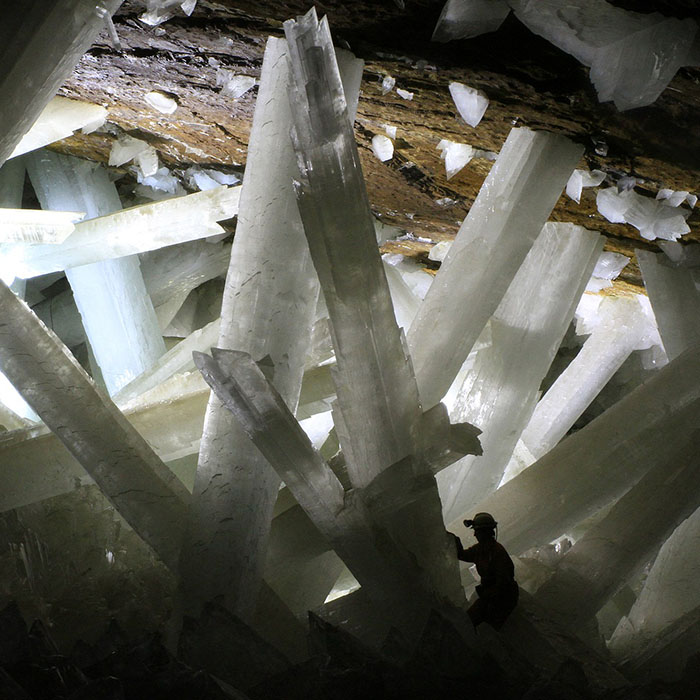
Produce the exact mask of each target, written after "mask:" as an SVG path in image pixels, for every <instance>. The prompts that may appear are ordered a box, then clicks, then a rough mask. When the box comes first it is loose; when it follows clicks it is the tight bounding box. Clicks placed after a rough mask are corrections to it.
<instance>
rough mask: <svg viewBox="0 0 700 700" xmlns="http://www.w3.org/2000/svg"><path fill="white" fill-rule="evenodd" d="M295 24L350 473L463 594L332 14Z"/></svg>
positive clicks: (339, 426) (431, 583) (305, 200)
mask: <svg viewBox="0 0 700 700" xmlns="http://www.w3.org/2000/svg"><path fill="white" fill-rule="evenodd" d="M284 28H285V34H286V36H287V40H288V42H289V51H290V65H291V75H292V80H291V81H290V82H291V90H290V103H291V105H292V116H293V118H294V127H295V128H294V147H295V150H296V152H297V155H298V161H299V175H298V178H299V182H298V184H297V185H296V193H297V201H298V205H299V211H300V213H301V217H302V220H303V222H304V230H305V233H306V237H307V240H308V243H309V249H310V251H311V257H312V258H313V261H314V266H315V268H316V271H317V273H318V277H319V280H320V282H321V287H322V289H323V295H324V299H325V301H326V304H327V307H328V312H329V317H330V320H331V326H332V336H333V344H334V347H335V350H336V361H337V366H336V370H335V371H334V373H333V377H334V383H335V384H336V389H337V395H338V401H337V403H336V404H335V406H334V412H333V413H334V422H335V427H336V431H337V432H338V436H339V438H340V442H341V444H342V447H343V451H344V454H345V458H346V464H347V467H348V474H349V477H350V480H351V482H352V484H353V486H355V487H362V488H363V492H364V493H365V494H366V495H367V497H368V502H369V503H370V504H371V505H369V506H368V508H369V510H370V511H371V512H372V513H373V514H374V516H375V517H378V518H379V519H380V525H382V526H383V527H385V528H386V529H387V531H388V532H389V533H391V534H390V536H391V537H394V538H396V541H397V543H400V548H401V551H403V552H405V553H406V554H405V556H407V557H415V561H416V562H417V563H418V566H419V567H420V569H421V577H422V584H423V586H424V587H425V588H427V589H428V590H431V591H434V592H436V593H438V594H439V595H442V596H445V597H448V598H450V599H451V600H453V601H454V602H458V601H459V600H460V598H461V599H463V597H464V594H463V592H462V590H461V587H460V586H459V580H458V575H457V570H456V567H455V564H454V561H453V560H451V556H450V554H451V553H450V552H449V551H447V550H446V549H445V546H446V542H445V537H444V526H443V524H442V517H441V513H440V504H439V499H438V495H437V488H436V485H435V481H434V477H433V476H432V474H430V473H429V472H428V470H427V465H426V464H425V463H424V462H422V461H421V460H420V459H419V458H418V457H417V455H416V458H413V457H412V455H413V454H414V453H417V448H418V445H416V441H415V439H414V431H415V429H416V427H417V426H418V421H419V420H420V417H421V413H420V410H419V403H418V392H417V388H416V384H415V379H414V378H413V375H412V372H411V368H410V361H409V359H408V358H407V357H406V353H405V350H404V345H403V342H402V337H401V333H400V330H399V328H398V326H397V325H396V320H395V318H394V313H393V310H392V308H391V298H390V295H389V290H388V285H387V281H386V276H385V275H384V271H383V268H382V264H381V259H380V256H379V252H378V250H377V246H376V242H375V234H374V225H373V220H372V214H371V212H370V208H369V202H368V199H367V192H366V189H365V186H364V180H363V177H362V170H361V167H360V163H359V157H358V153H357V146H356V144H355V138H354V132H353V130H352V127H351V124H350V123H349V122H348V119H347V111H346V105H345V98H344V95H343V89H342V85H341V83H340V76H339V73H338V68H337V66H336V62H335V57H334V55H333V44H332V41H331V37H330V31H329V29H328V24H327V21H326V20H321V21H320V22H318V20H317V19H316V13H315V11H314V10H313V9H312V10H310V11H309V12H308V13H307V14H306V15H305V16H304V17H303V18H302V19H300V20H299V21H297V22H294V21H288V22H286V23H285V25H284ZM379 387H381V390H380V389H378V388H379Z"/></svg>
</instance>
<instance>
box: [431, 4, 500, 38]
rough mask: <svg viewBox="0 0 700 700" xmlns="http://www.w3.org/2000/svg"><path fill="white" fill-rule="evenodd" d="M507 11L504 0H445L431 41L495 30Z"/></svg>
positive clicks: (477, 34) (466, 36)
mask: <svg viewBox="0 0 700 700" xmlns="http://www.w3.org/2000/svg"><path fill="white" fill-rule="evenodd" d="M509 12H510V7H508V3H507V2H505V0H447V2H446V3H445V6H444V7H443V8H442V12H441V13H440V18H439V19H438V21H437V24H436V25H435V30H434V31H433V36H432V41H441V42H445V41H453V40H454V39H469V38H471V37H474V36H479V35H480V34H486V33H487V32H495V31H496V30H497V29H498V28H499V27H500V26H501V24H503V20H504V19H505V18H506V17H507V16H508V13H509Z"/></svg>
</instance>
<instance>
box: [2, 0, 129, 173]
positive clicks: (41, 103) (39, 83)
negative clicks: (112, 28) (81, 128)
mask: <svg viewBox="0 0 700 700" xmlns="http://www.w3.org/2000/svg"><path fill="white" fill-rule="evenodd" d="M120 4H121V3H120V2H119V0H104V1H103V2H101V7H102V8H103V9H104V10H105V11H106V12H107V13H108V14H111V13H113V12H115V11H116V9H117V8H118V7H119V5H120ZM42 7H43V6H42ZM24 9H25V8H24V7H22V14H21V16H19V15H18V16H17V18H15V19H16V21H12V22H10V21H4V22H3V23H2V26H1V27H0V47H1V48H0V62H1V63H2V65H3V75H4V76H5V78H4V79H3V86H2V100H3V109H2V116H1V117H0V164H2V163H4V162H5V160H6V159H7V158H8V157H9V155H10V153H12V151H13V150H14V148H15V146H16V145H17V143H19V141H20V139H21V138H22V136H24V134H25V133H26V132H27V131H29V129H30V127H31V125H32V124H33V123H34V122H35V121H36V120H37V118H38V117H39V115H40V114H41V112H42V110H43V109H44V108H45V107H46V105H47V104H48V102H49V100H50V99H51V98H52V97H54V95H55V94H56V92H57V91H58V88H59V87H60V86H61V85H62V84H63V83H64V82H65V80H66V79H67V78H68V76H69V75H70V73H71V71H72V70H73V68H74V67H75V65H76V63H77V62H78V60H79V59H80V57H81V56H82V55H83V54H84V53H85V51H87V49H88V48H89V47H90V46H91V45H92V43H93V42H94V41H95V40H96V38H97V35H98V34H99V32H101V31H102V30H103V28H104V20H103V17H102V16H101V15H100V14H99V13H97V12H96V11H95V2H94V0H57V1H56V2H54V3H52V4H51V6H50V7H48V6H47V7H45V8H44V9H40V8H38V7H34V8H33V9H32V10H31V11H27V12H24Z"/></svg>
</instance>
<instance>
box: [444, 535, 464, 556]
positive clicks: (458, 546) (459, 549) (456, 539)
mask: <svg viewBox="0 0 700 700" xmlns="http://www.w3.org/2000/svg"><path fill="white" fill-rule="evenodd" d="M447 534H448V535H452V537H453V538H454V543H455V548H456V551H457V556H459V555H460V553H461V552H463V551H464V547H463V546H462V540H460V539H459V537H457V535H455V533H454V532H448V533H447Z"/></svg>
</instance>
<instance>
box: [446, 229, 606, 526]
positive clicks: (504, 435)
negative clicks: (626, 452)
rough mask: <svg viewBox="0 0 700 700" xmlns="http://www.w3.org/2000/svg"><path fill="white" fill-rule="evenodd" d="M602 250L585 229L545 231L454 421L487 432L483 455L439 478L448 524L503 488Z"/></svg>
mask: <svg viewBox="0 0 700 700" xmlns="http://www.w3.org/2000/svg"><path fill="white" fill-rule="evenodd" d="M601 248H602V240H601V239H600V236H599V235H598V234H595V233H593V232H591V231H587V230H586V229H584V228H582V227H579V226H574V225H573V224H545V226H544V227H543V229H542V232H541V233H540V235H539V236H538V237H537V240H536V241H535V243H534V245H533V246H532V248H531V250H530V252H529V253H528V255H527V257H526V258H525V260H524V262H523V264H522V265H521V267H520V269H519V270H518V272H517V274H516V276H515V278H514V279H513V281H512V283H511V284H510V286H509V288H508V291H507V292H506V294H505V295H504V297H503V299H502V300H501V303H500V304H499V306H498V308H497V309H496V311H495V312H494V314H493V316H492V317H491V321H490V326H491V344H490V345H489V346H487V347H485V348H484V349H483V350H481V351H479V352H478V353H477V354H476V357H475V359H474V364H473V367H472V369H471V371H470V372H468V374H467V376H466V377H465V380H464V384H463V385H462V387H461V389H460V392H459V395H458V397H457V401H456V403H455V406H454V408H453V410H452V413H451V414H450V418H451V420H452V422H453V423H459V422H464V421H467V422H469V423H472V424H473V425H476V426H477V427H478V428H480V429H481V430H482V433H481V435H480V436H479V439H480V441H481V444H482V447H483V455H481V456H474V455H467V456H466V457H464V458H462V459H461V460H459V461H458V462H456V463H455V464H453V465H451V466H449V467H447V468H446V469H444V470H443V471H442V472H440V473H439V474H438V476H437V479H438V485H439V486H440V498H441V500H442V503H443V513H444V516H445V522H447V523H450V522H452V521H453V520H455V519H458V518H459V517H460V516H461V517H468V512H469V511H471V510H472V508H473V507H474V506H476V505H477V504H478V502H479V501H480V500H481V499H483V498H484V497H485V496H486V495H487V494H488V493H490V492H491V491H493V490H495V489H496V487H497V486H498V484H499V482H500V481H501V477H502V476H503V472H504V470H505V468H506V465H507V463H508V460H509V459H510V457H511V454H512V453H513V450H514V448H515V444H516V441H517V438H518V435H519V434H520V433H521V432H522V430H523V429H524V428H525V426H526V425H527V423H528V420H529V419H530V416H531V415H532V411H533V409H534V407H535V403H536V401H537V398H538V394H539V388H540V384H541V383H542V379H543V378H544V376H545V375H546V373H547V371H548V369H549V366H550V364H551V362H552V360H553V359H554V356H555V354H556V352H557V349H558V348H559V345H560V344H561V341H562V338H563V337H564V333H565V332H566V329H567V328H568V326H569V323H570V322H571V319H572V318H573V315H574V310H575V309H576V306H577V304H578V301H579V299H580V297H581V294H582V293H583V289H584V287H585V284H586V282H587V281H588V278H589V277H590V273H591V270H592V269H593V266H594V264H595V261H596V260H597V259H598V255H599V251H600V249H601Z"/></svg>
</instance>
